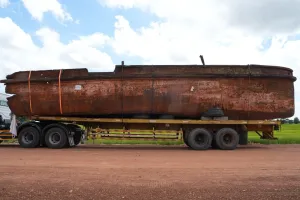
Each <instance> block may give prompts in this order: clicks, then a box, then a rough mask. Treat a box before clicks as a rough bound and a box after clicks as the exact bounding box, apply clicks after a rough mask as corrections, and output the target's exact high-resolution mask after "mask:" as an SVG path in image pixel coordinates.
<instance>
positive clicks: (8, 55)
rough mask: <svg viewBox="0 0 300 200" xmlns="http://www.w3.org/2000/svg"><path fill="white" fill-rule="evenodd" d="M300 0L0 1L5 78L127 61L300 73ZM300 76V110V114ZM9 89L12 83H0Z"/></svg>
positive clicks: (298, 97)
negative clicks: (254, 67)
mask: <svg viewBox="0 0 300 200" xmlns="http://www.w3.org/2000/svg"><path fill="white" fill-rule="evenodd" d="M299 8H300V0H252V1H241V0H222V1H221V0H209V1H207V0H185V1H179V0H84V1H82V0H0V69H1V73H0V79H4V78H5V76H6V75H7V74H11V73H13V72H16V71H20V70H40V69H61V68H62V69H65V68H88V69H89V71H103V72H104V71H113V70H114V65H116V64H120V63H121V61H123V60H124V61H125V64H201V62H200V59H199V55H200V54H202V55H204V59H205V63H206V64H242V65H247V64H266V65H277V66H284V67H289V68H291V69H293V70H294V76H296V77H297V78H298V76H299V74H300V56H299V52H300V12H298V10H299ZM299 86H300V81H296V82H295V104H296V108H295V116H299V117H300V87H299ZM0 92H4V86H3V85H1V86H0Z"/></svg>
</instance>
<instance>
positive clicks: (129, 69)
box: [1, 65, 296, 120]
mask: <svg viewBox="0 0 300 200" xmlns="http://www.w3.org/2000/svg"><path fill="white" fill-rule="evenodd" d="M122 72H123V73H122ZM292 72H293V71H292V70H290V69H288V68H283V67H274V66H261V65H255V66H254V65H250V66H224V65H215V66H210V65H206V66H199V65H198V66H196V65H195V66H188V65H186V66H180V65H178V66H171V65H170V66H144V67H143V66H116V69H115V71H114V72H109V73H106V72H102V73H89V72H88V71H87V70H86V69H73V70H72V69H71V70H70V69H69V70H63V73H62V77H61V91H62V96H61V99H62V102H61V103H62V111H63V113H62V114H61V113H60V106H59V92H58V91H59V87H58V76H59V70H47V71H46V70H45V71H33V72H32V75H31V78H30V81H31V82H30V87H31V103H32V113H30V105H29V104H30V103H29V90H28V74H29V72H28V71H26V72H17V73H14V74H12V75H9V76H7V80H3V81H1V82H3V83H6V93H9V94H16V95H14V96H13V97H11V98H9V101H8V105H9V107H10V109H11V110H12V112H13V113H15V114H16V115H43V116H61V115H62V116H86V117H88V116H106V115H116V116H120V115H121V114H124V115H127V114H158V115H159V114H161V115H163V114H169V115H174V116H178V117H182V118H195V119H199V118H200V115H201V113H203V112H205V111H207V110H208V109H209V108H211V107H213V106H219V107H221V108H223V109H224V113H225V115H226V116H228V117H229V119H249V120H260V119H274V118H287V117H291V116H293V115H294V81H295V80H296V79H295V77H293V75H292Z"/></svg>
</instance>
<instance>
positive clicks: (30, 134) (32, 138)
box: [18, 126, 40, 148]
mask: <svg viewBox="0 0 300 200" xmlns="http://www.w3.org/2000/svg"><path fill="white" fill-rule="evenodd" d="M18 142H19V144H20V146H21V147H23V148H35V147H37V146H39V145H40V133H39V131H38V130H37V129H36V128H34V127H32V126H29V127H25V128H23V129H22V130H21V131H20V132H19V134H18Z"/></svg>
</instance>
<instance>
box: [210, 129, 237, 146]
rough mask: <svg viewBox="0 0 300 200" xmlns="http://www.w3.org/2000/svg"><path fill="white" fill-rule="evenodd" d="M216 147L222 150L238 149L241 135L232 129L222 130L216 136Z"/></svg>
mask: <svg viewBox="0 0 300 200" xmlns="http://www.w3.org/2000/svg"><path fill="white" fill-rule="evenodd" d="M215 140H216V145H217V146H218V147H219V148H220V149H222V150H233V149H236V147H237V145H238V143H239V134H238V133H237V132H236V131H235V130H234V129H232V128H222V129H220V130H219V131H218V132H217V133H216V134H215Z"/></svg>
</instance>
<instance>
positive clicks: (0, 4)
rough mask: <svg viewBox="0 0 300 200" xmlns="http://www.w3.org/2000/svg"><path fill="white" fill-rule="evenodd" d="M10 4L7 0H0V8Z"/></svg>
mask: <svg viewBox="0 0 300 200" xmlns="http://www.w3.org/2000/svg"><path fill="white" fill-rule="evenodd" d="M9 4H10V2H9V0H0V8H5V7H7V6H8V5H9Z"/></svg>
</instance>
